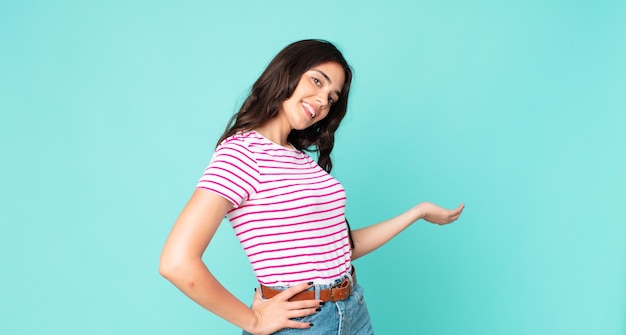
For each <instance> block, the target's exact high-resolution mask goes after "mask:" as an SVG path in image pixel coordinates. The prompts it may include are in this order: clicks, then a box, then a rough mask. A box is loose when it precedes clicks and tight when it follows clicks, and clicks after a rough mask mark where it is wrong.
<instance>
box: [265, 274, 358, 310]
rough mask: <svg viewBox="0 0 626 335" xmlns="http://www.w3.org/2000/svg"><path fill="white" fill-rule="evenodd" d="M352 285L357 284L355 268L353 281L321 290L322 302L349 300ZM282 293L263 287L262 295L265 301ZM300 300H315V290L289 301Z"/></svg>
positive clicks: (348, 279) (299, 294) (302, 293)
mask: <svg viewBox="0 0 626 335" xmlns="http://www.w3.org/2000/svg"><path fill="white" fill-rule="evenodd" d="M352 283H354V284H356V272H355V271H354V267H353V268H352V281H350V278H346V279H344V280H343V281H342V282H341V283H338V284H337V285H335V286H333V287H331V288H328V289H325V290H320V300H322V301H324V302H333V301H339V300H344V299H347V298H348V297H349V296H350V294H352V290H353V287H352ZM280 292H282V290H276V289H273V288H270V287H267V286H264V285H261V294H262V295H263V298H265V299H270V298H272V297H274V296H275V295H277V294H279V293H280ZM300 300H315V290H312V291H304V292H300V293H298V294H296V295H294V296H293V297H291V298H290V299H289V301H300Z"/></svg>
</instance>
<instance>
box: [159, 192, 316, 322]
mask: <svg viewBox="0 0 626 335" xmlns="http://www.w3.org/2000/svg"><path fill="white" fill-rule="evenodd" d="M231 207H232V204H231V203H230V202H229V201H228V200H226V199H224V198H222V197H221V196H219V195H217V194H216V193H214V192H211V191H208V190H204V189H196V191H195V192H194V193H193V195H192V196H191V199H190V200H189V202H188V203H187V205H186V206H185V208H184V209H183V211H182V213H181V214H180V216H179V217H178V219H177V220H176V223H175V224H174V227H173V228H172V231H171V232H170V235H169V236H168V238H167V241H166V242H165V246H164V247H163V252H162V254H161V262H160V265H159V271H160V273H161V274H162V275H163V276H164V277H165V278H167V279H168V280H169V281H171V282H172V283H173V284H174V285H175V286H176V287H178V288H179V289H180V290H181V291H182V292H183V293H184V294H186V295H187V296H188V297H189V298H191V299H192V300H194V301H195V302H196V303H198V304H200V305H201V306H202V307H204V308H206V309H207V310H209V311H211V312H213V313H215V314H216V315H218V316H220V317H222V318H223V319H225V320H227V321H229V322H231V323H233V324H234V325H236V326H238V327H240V328H242V329H245V330H246V331H248V332H250V333H252V334H270V333H273V332H275V331H277V330H279V329H282V328H285V327H291V328H308V327H310V325H309V324H308V323H301V322H295V321H291V320H289V318H295V317H302V316H306V315H310V314H313V313H315V309H316V308H317V307H319V305H320V301H318V300H310V301H297V302H289V301H287V300H288V299H289V298H290V297H291V296H293V295H295V294H296V293H298V292H300V291H303V290H305V289H307V288H309V287H310V285H309V284H308V283H303V284H299V285H295V286H293V287H291V288H289V289H288V290H285V291H283V292H282V293H281V294H279V295H277V296H276V297H274V298H272V299H268V300H262V299H261V297H260V293H258V292H257V293H256V294H255V299H254V302H253V304H252V308H249V307H247V306H246V305H245V304H244V303H242V302H241V301H239V300H238V299H237V298H236V297H235V296H233V295H232V294H231V293H230V292H228V291H227V290H226V289H225V288H224V286H222V285H221V284H220V283H219V282H218V281H217V280H216V279H215V277H214V276H213V275H212V274H211V272H210V271H209V269H208V268H207V267H206V266H205V264H204V263H203V262H202V254H203V253H204V251H205V249H206V248H207V246H208V244H209V242H210V241H211V239H212V238H213V235H214V234H215V231H216V230H217V227H218V226H219V224H220V222H221V221H222V218H223V217H224V215H225V214H226V212H227V211H228V210H229V209H230V208H231ZM276 298H278V299H276Z"/></svg>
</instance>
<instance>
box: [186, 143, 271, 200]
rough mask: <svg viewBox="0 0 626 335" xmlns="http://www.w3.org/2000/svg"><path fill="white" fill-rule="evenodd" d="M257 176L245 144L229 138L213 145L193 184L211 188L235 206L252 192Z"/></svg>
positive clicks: (251, 154)
mask: <svg viewBox="0 0 626 335" xmlns="http://www.w3.org/2000/svg"><path fill="white" fill-rule="evenodd" d="M258 175H259V172H258V164H257V162H256V159H255V157H254V154H253V153H252V152H251V151H250V149H248V147H247V145H246V143H245V142H243V141H239V140H236V139H231V140H226V141H225V142H222V143H221V144H220V145H219V146H218V147H217V149H216V150H215V153H214V154H213V157H212V158H211V162H210V163H209V166H208V167H207V168H206V170H205V171H204V174H203V175H202V178H200V181H199V182H198V185H197V186H196V187H197V188H203V189H207V190H210V191H213V192H215V193H217V194H219V195H220V196H222V197H224V198H226V199H227V200H229V201H230V202H232V203H233V205H234V207H239V206H240V205H241V204H242V203H243V202H244V201H245V200H247V199H248V198H250V196H251V195H252V194H254V193H256V191H257V187H258V185H259V178H258Z"/></svg>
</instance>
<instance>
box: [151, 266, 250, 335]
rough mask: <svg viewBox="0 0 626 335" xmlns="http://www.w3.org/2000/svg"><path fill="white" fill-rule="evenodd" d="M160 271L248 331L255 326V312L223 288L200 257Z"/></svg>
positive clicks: (202, 302)
mask: <svg viewBox="0 0 626 335" xmlns="http://www.w3.org/2000/svg"><path fill="white" fill-rule="evenodd" d="M161 273H162V275H163V276H164V277H165V278H167V279H168V280H169V281H171V282H172V283H173V284H174V285H175V286H176V287H178V289H180V290H181V291H182V292H183V293H184V294H185V295H187V296H188V297H189V298H191V299H192V300H193V301H195V302H196V303H198V304H199V305H200V306H202V307H204V308H205V309H207V310H209V311H210V312H212V313H214V314H216V315H217V316H219V317H221V318H223V319H225V320H226V321H228V322H230V323H232V324H234V325H236V326H237V327H239V328H242V329H245V330H247V331H248V332H251V330H252V329H253V328H254V326H255V323H256V318H255V316H254V312H253V311H252V310H251V309H250V308H249V307H248V306H246V305H245V304H244V303H242V302H241V301H240V300H239V299H237V298H236V297H235V296H233V295H232V294H231V293H230V292H229V291H228V290H226V289H225V288H224V286H222V284H220V283H219V282H218V281H217V279H215V277H214V276H213V275H212V274H211V272H209V270H208V269H207V268H206V266H205V265H204V263H203V262H202V260H201V259H198V260H193V261H188V262H184V263H182V264H179V265H177V266H175V267H174V268H170V269H167V270H163V271H161Z"/></svg>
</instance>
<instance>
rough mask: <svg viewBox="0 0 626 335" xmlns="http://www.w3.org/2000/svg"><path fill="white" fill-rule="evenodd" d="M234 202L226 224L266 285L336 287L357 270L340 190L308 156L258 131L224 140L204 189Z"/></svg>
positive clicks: (207, 173)
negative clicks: (353, 268) (352, 261)
mask: <svg viewBox="0 0 626 335" xmlns="http://www.w3.org/2000/svg"><path fill="white" fill-rule="evenodd" d="M197 187H198V188H204V189H207V190H211V191H213V192H216V193H217V194H219V195H221V196H223V197H224V198H226V199H228V200H229V201H230V202H232V203H233V208H232V209H231V210H230V211H229V212H228V214H227V217H228V219H229V221H230V223H231V224H232V226H233V229H234V231H235V234H236V235H237V237H238V238H239V241H240V243H241V245H242V246H243V248H244V250H245V252H246V254H247V255H248V259H249V260H250V264H251V265H252V268H253V269H254V273H255V274H256V276H257V279H258V280H259V283H261V284H263V285H269V286H290V285H293V284H296V283H300V282H306V281H314V282H315V283H316V284H328V283H332V282H333V280H334V279H337V278H340V277H341V276H343V275H344V274H346V272H347V271H348V269H350V266H351V265H350V258H351V250H350V243H349V240H348V231H347V226H346V223H345V205H346V194H345V191H344V189H343V187H342V186H341V184H340V183H339V182H338V181H337V180H336V179H334V178H333V177H331V176H330V175H329V174H328V173H326V171H324V170H323V169H321V168H320V167H319V165H317V163H316V162H315V161H314V160H313V159H312V158H311V157H310V156H309V155H307V154H305V153H303V152H301V151H299V150H295V149H287V148H284V147H282V146H279V145H277V144H275V143H273V142H271V141H269V140H268V139H266V138H264V137H263V136H261V135H260V134H259V133H257V132H255V131H250V132H244V133H238V134H236V135H234V136H231V137H229V138H227V139H226V140H224V142H222V143H221V144H220V145H219V146H218V148H217V149H216V151H215V154H214V155H213V158H212V159H211V163H210V164H209V166H208V167H207V169H206V171H205V173H204V175H203V176H202V178H201V179H200V181H199V183H198V186H197Z"/></svg>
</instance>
